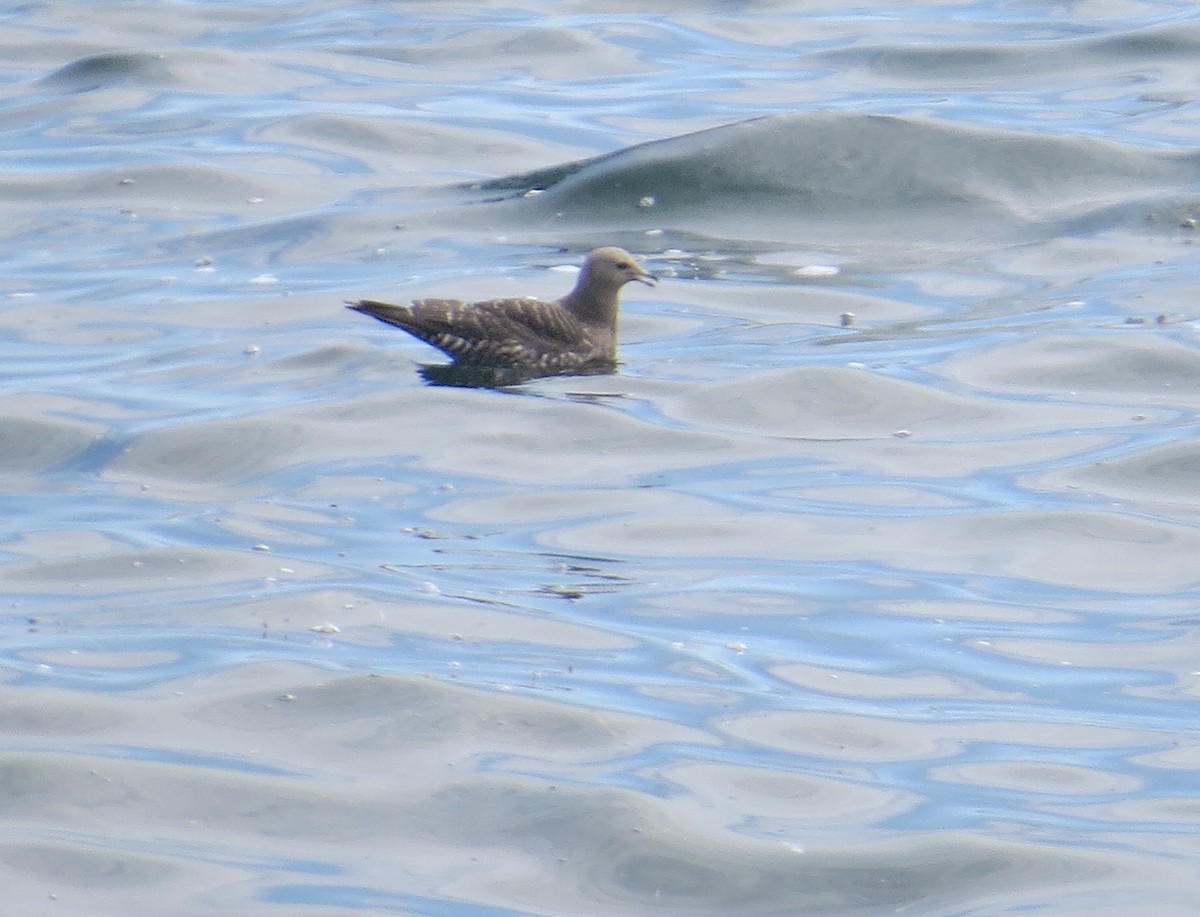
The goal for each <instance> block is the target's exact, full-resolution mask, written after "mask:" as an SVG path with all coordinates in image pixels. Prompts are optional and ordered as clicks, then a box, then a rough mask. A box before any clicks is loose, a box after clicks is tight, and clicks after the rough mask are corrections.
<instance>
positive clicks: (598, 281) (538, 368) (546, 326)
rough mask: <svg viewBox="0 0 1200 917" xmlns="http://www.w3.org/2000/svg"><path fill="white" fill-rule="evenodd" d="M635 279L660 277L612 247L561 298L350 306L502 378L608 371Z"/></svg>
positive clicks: (591, 258) (458, 364) (457, 362)
mask: <svg viewBox="0 0 1200 917" xmlns="http://www.w3.org/2000/svg"><path fill="white" fill-rule="evenodd" d="M631 280H637V281H640V282H641V283H645V284H649V285H650V286H653V285H654V284H655V282H656V281H655V278H654V277H653V276H652V275H650V274H648V273H646V271H644V270H643V269H642V268H641V267H640V266H639V265H638V263H637V262H636V261H635V260H634V259H633V256H632V255H630V254H629V252H627V251H624V250H623V249H620V248H613V247H608V248H598V249H596V250H595V251H593V252H591V253H590V254H589V255H588V257H587V260H586V261H585V262H584V265H583V268H582V269H581V270H580V272H579V280H578V281H577V282H576V284H575V288H574V289H573V290H572V291H571V292H570V293H568V294H567V295H566V296H564V297H563V298H562V299H560V300H559V301H558V302H543V301H542V300H538V299H488V300H484V301H483V302H474V303H467V302H462V301H461V300H457V299H417V300H414V301H413V302H412V304H411V305H407V306H399V305H393V304H391V303H384V302H376V301H374V300H362V301H360V302H352V303H347V305H348V306H349V307H350V308H351V309H354V310H355V311H356V312H362V313H364V314H366V315H370V316H372V317H374V318H377V319H379V320H380V321H382V322H387V323H388V324H390V325H395V326H396V327H398V328H403V329H404V330H405V331H407V332H408V333H409V334H411V335H413V336H414V337H417V338H420V339H421V340H422V341H425V342H426V343H427V344H432V345H433V346H434V347H436V348H438V349H439V350H441V351H442V352H444V353H446V354H448V355H449V356H450V357H452V358H453V360H454V364H453V366H454V367H455V368H465V369H468V370H499V371H506V372H503V373H501V374H500V375H499V376H498V378H500V377H502V378H511V377H514V376H520V377H523V378H533V377H536V376H550V375H559V374H564V373H588V372H602V371H605V370H612V369H613V368H614V367H615V366H616V358H617V353H616V347H617V297H618V294H619V293H620V290H621V287H623V286H624V285H625V284H626V283H628V282H629V281H631ZM426 375H427V378H428V377H429V374H428V373H427V374H426ZM474 375H482V377H483V378H485V379H486V378H490V377H491V375H492V374H489V373H487V372H484V373H482V374H479V373H475V374H474ZM436 381H443V380H440V379H439V380H436ZM483 384H487V383H483Z"/></svg>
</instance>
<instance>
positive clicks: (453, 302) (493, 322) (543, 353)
mask: <svg viewBox="0 0 1200 917" xmlns="http://www.w3.org/2000/svg"><path fill="white" fill-rule="evenodd" d="M350 307H351V308H352V309H354V310H356V311H358V312H362V313H364V314H366V315H370V316H372V317H374V318H377V319H379V320H380V321H384V322H387V323H388V324H391V325H395V326H396V327H398V328H403V329H404V330H405V331H407V332H408V333H409V334H411V335H413V336H414V337H417V338H420V339H421V340H422V341H425V342H426V343H427V344H431V345H432V346H434V347H436V348H438V349H439V350H441V351H443V352H444V353H446V354H447V355H449V356H450V357H452V358H453V359H454V360H455V361H456V362H458V363H462V364H468V365H481V364H482V365H496V366H516V367H522V368H528V369H536V370H538V371H541V372H547V373H561V372H574V371H578V370H580V369H590V368H598V367H601V366H603V365H612V364H613V363H614V362H615V358H616V354H615V343H616V342H615V338H614V335H613V334H612V333H611V332H608V331H606V330H605V329H603V328H592V327H589V326H586V325H584V324H583V323H582V322H580V321H579V320H578V319H577V318H576V317H575V316H573V315H572V314H571V313H570V312H568V311H567V310H566V309H565V308H563V307H562V305H560V304H559V303H553V302H544V301H542V300H538V299H489V300H485V301H483V302H475V303H467V302H463V301H462V300H457V299H418V300H414V301H413V302H412V304H411V305H408V306H398V305H393V304H390V303H383V302H377V301H374V300H364V301H362V302H358V303H352V304H351V305H350Z"/></svg>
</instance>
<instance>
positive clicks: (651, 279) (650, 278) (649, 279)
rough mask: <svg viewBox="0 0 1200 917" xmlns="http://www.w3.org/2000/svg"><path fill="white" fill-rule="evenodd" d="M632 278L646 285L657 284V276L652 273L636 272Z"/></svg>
mask: <svg viewBox="0 0 1200 917" xmlns="http://www.w3.org/2000/svg"><path fill="white" fill-rule="evenodd" d="M633 279H634V280H636V281H637V282H638V283H644V284H645V285H646V286H648V287H656V286H658V278H657V277H655V276H654V275H653V274H638V276H636V277H634V278H633Z"/></svg>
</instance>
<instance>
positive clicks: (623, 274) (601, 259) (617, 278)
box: [576, 245, 658, 290]
mask: <svg viewBox="0 0 1200 917" xmlns="http://www.w3.org/2000/svg"><path fill="white" fill-rule="evenodd" d="M631 280H636V281H638V283H644V284H646V286H650V287H652V286H654V285H655V284H656V283H658V278H657V277H655V276H654V275H653V274H651V273H648V272H647V271H646V270H645V269H643V268H642V266H641V265H640V264H638V263H637V261H636V259H635V258H634V257H633V255H631V254H629V252H627V251H625V249H623V248H617V247H616V246H615V245H606V246H605V247H604V248H595V249H592V250H591V251H590V252H588V256H587V260H586V261H585V262H583V270H581V271H580V272H579V284H578V285H577V286H576V289H578V288H579V287H581V286H583V285H587V286H591V287H594V288H596V289H612V290H619V289H621V287H623V286H625V284H627V283H629V281H631Z"/></svg>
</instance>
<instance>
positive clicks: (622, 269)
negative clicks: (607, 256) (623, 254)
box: [617, 262, 633, 271]
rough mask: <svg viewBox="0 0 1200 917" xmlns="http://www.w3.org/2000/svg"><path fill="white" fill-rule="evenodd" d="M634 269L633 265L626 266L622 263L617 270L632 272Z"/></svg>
mask: <svg viewBox="0 0 1200 917" xmlns="http://www.w3.org/2000/svg"><path fill="white" fill-rule="evenodd" d="M632 267H633V265H632V264H626V263H625V262H622V263H620V264H618V265H617V270H619V271H628V270H630V269H631V268H632Z"/></svg>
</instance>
